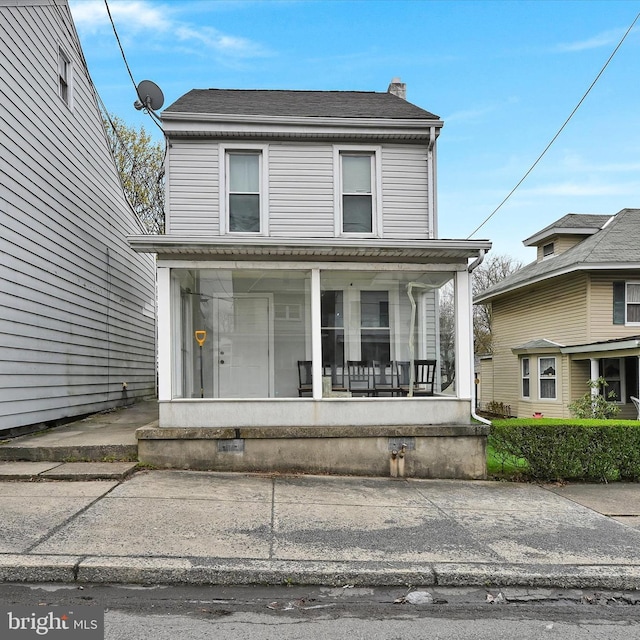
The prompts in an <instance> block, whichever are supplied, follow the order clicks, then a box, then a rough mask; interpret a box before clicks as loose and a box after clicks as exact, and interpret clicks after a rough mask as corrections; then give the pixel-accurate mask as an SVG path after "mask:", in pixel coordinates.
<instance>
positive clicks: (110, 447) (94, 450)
mask: <svg viewBox="0 0 640 640" xmlns="http://www.w3.org/2000/svg"><path fill="white" fill-rule="evenodd" d="M137 460H138V445H137V444H75V445H64V444H60V445H56V444H48V445H46V444H42V445H38V444H37V443H34V442H33V441H31V442H29V443H28V444H27V443H19V442H17V441H9V442H6V443H3V444H2V445H0V461H5V462H14V461H25V462H58V463H59V462H104V461H125V462H136V461H137Z"/></svg>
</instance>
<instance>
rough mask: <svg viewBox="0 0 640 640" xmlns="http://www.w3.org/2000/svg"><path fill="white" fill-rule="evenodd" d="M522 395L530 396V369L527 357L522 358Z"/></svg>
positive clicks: (524, 396)
mask: <svg viewBox="0 0 640 640" xmlns="http://www.w3.org/2000/svg"><path fill="white" fill-rule="evenodd" d="M521 363H522V364H521V366H522V397H523V398H530V397H531V371H530V368H529V367H530V360H529V358H522V360H521Z"/></svg>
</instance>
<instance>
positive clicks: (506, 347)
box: [474, 209, 640, 418]
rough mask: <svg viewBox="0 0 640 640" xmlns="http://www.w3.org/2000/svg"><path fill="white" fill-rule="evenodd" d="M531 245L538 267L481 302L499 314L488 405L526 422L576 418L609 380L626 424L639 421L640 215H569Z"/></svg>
mask: <svg viewBox="0 0 640 640" xmlns="http://www.w3.org/2000/svg"><path fill="white" fill-rule="evenodd" d="M524 244H525V245H526V246H532V247H537V250H538V256H537V260H536V261H535V262H533V263H531V264H529V265H527V266H525V267H524V268H522V269H520V270H519V271H517V272H515V273H513V274H511V275H510V276H509V277H508V278H506V279H505V280H503V281H502V282H500V283H499V284H497V285H495V286H493V287H491V288H489V289H487V290H485V291H484V292H482V293H480V294H479V295H478V296H476V299H475V300H474V302H475V303H476V304H491V307H492V334H493V353H492V355H491V356H487V357H484V358H483V359H482V360H481V376H480V378H481V381H482V382H481V385H480V388H481V397H480V401H481V407H482V408H485V407H486V406H487V405H488V403H490V402H497V403H504V404H505V405H508V406H509V407H510V408H511V413H512V415H515V416H518V417H527V416H531V415H533V414H534V413H536V412H537V413H541V414H543V415H544V416H545V417H549V418H552V417H554V418H556V417H557V418H560V417H568V416H570V415H571V414H570V411H569V408H568V405H569V404H570V403H571V402H573V401H574V400H576V399H577V398H579V397H580V396H582V395H583V394H584V393H585V392H587V391H588V390H589V387H588V381H589V380H594V379H596V378H598V377H600V376H602V377H604V378H605V379H606V380H607V382H608V385H609V386H608V388H607V391H614V392H615V394H616V398H617V400H616V401H617V402H618V403H619V404H620V407H621V410H622V411H621V416H622V417H625V418H636V417H637V412H636V410H635V408H634V406H633V404H632V402H631V399H630V398H631V396H636V397H637V396H638V380H639V377H640V376H639V368H640V209H623V210H622V211H620V212H619V213H617V214H616V215H614V216H603V215H581V214H569V215H566V216H564V217H563V218H561V219H560V220H558V221H557V222H554V223H553V224H551V225H549V226H548V227H546V228H545V229H543V230H542V231H540V232H538V233H536V234H535V235H533V236H531V237H530V238H528V239H527V240H525V241H524Z"/></svg>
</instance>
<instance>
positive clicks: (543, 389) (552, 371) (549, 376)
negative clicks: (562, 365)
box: [538, 357, 556, 400]
mask: <svg viewBox="0 0 640 640" xmlns="http://www.w3.org/2000/svg"><path fill="white" fill-rule="evenodd" d="M538 367H539V371H540V387H539V388H540V399H542V400H555V399H556V359H555V358H554V357H552V358H539V359H538Z"/></svg>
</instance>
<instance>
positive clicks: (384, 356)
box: [360, 291, 391, 363]
mask: <svg viewBox="0 0 640 640" xmlns="http://www.w3.org/2000/svg"><path fill="white" fill-rule="evenodd" d="M360 354H361V355H360V359H361V360H364V361H366V362H382V363H386V362H389V361H390V360H391V342H390V334H389V292H388V291H362V292H361V293H360Z"/></svg>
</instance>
